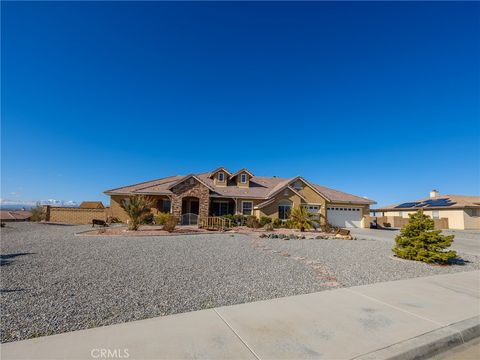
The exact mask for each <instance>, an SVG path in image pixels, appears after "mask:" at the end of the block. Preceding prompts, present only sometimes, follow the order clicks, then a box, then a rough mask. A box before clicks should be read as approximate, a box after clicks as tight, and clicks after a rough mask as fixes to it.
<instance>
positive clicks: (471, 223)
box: [463, 210, 480, 230]
mask: <svg viewBox="0 0 480 360" xmlns="http://www.w3.org/2000/svg"><path fill="white" fill-rule="evenodd" d="M477 211H478V210H477ZM463 221H464V229H465V230H480V216H472V212H471V211H468V210H467V211H464V212H463Z"/></svg>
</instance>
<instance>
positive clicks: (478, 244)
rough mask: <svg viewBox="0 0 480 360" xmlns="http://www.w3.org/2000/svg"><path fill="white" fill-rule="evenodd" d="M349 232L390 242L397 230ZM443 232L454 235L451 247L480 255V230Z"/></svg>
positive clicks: (352, 230) (392, 241) (353, 230)
mask: <svg viewBox="0 0 480 360" xmlns="http://www.w3.org/2000/svg"><path fill="white" fill-rule="evenodd" d="M350 230H351V233H352V234H353V235H354V236H356V237H357V238H359V239H362V238H363V239H374V240H380V241H389V242H391V243H392V244H393V243H394V241H395V237H396V236H397V235H398V234H399V233H400V231H399V230H374V229H350ZM444 233H445V234H448V235H450V234H453V235H455V240H454V241H453V244H452V249H454V250H456V251H458V252H460V253H464V254H470V255H477V256H480V231H475V230H445V231H444Z"/></svg>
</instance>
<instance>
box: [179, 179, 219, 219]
mask: <svg viewBox="0 0 480 360" xmlns="http://www.w3.org/2000/svg"><path fill="white" fill-rule="evenodd" d="M191 179H192V178H191ZM171 190H172V192H173V195H172V213H173V215H174V216H175V217H178V218H180V217H181V216H182V199H183V198H185V197H189V196H191V197H196V198H198V200H199V215H200V217H201V218H206V217H208V206H209V203H210V190H209V189H208V188H207V187H206V186H205V185H203V184H202V183H200V182H198V181H197V180H195V179H194V181H193V184H191V183H190V179H187V180H185V181H183V182H181V183H180V184H178V185H176V186H174V187H173V188H172V189H171Z"/></svg>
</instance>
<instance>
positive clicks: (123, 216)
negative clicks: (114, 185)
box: [110, 195, 128, 222]
mask: <svg viewBox="0 0 480 360" xmlns="http://www.w3.org/2000/svg"><path fill="white" fill-rule="evenodd" d="M127 197H128V196H122V195H112V196H111V197H110V213H111V214H112V216H113V217H114V218H117V219H119V220H120V221H121V222H127V220H128V215H127V213H126V212H125V210H123V209H122V206H121V203H122V200H123V199H126V198H127Z"/></svg>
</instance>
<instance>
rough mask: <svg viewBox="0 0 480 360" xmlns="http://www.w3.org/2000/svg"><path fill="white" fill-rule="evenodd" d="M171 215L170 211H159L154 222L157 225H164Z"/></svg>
mask: <svg viewBox="0 0 480 360" xmlns="http://www.w3.org/2000/svg"><path fill="white" fill-rule="evenodd" d="M172 216H173V215H172V214H170V213H164V212H160V213H158V214H157V215H155V224H157V225H165V222H166V221H167V220H168V219H170V218H171V217H172Z"/></svg>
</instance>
